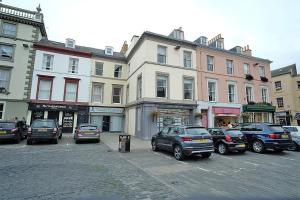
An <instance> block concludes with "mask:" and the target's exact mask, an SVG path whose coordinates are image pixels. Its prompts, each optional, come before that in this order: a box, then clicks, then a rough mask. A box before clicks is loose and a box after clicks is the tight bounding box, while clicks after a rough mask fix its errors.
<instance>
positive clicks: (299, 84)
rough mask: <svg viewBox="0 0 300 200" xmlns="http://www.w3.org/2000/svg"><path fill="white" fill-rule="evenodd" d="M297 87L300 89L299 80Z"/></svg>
mask: <svg viewBox="0 0 300 200" xmlns="http://www.w3.org/2000/svg"><path fill="white" fill-rule="evenodd" d="M297 87H298V89H300V81H297Z"/></svg>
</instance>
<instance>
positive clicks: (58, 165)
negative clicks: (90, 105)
mask: <svg viewBox="0 0 300 200" xmlns="http://www.w3.org/2000/svg"><path fill="white" fill-rule="evenodd" d="M70 136H71V135H70ZM70 136H69V137H68V136H64V137H63V139H62V141H60V142H59V144H58V145H51V144H37V145H33V146H27V145H26V144H25V141H22V142H21V143H20V144H0V192H1V197H0V199H87V198H94V197H95V198H97V197H102V198H101V199H103V196H105V197H111V196H116V198H117V199H185V198H186V197H189V196H194V197H197V196H198V197H199V196H202V195H205V196H219V197H224V198H225V197H232V198H235V199H240V198H243V197H250V198H251V197H257V196H260V197H272V198H273V197H277V199H284V200H286V199H289V198H290V199H297V198H298V199H299V198H300V190H299V186H300V169H299V168H300V167H299V166H300V152H291V151H288V152H283V153H279V154H278V153H277V154H275V153H267V154H255V153H252V152H247V153H246V154H245V155H241V154H231V155H227V156H220V155H218V154H214V155H213V156H212V157H211V158H209V159H202V158H201V157H193V158H190V159H187V160H185V161H182V162H181V161H176V160H175V159H174V158H173V156H172V155H170V154H168V153H164V152H152V151H151V150H150V149H148V148H146V149H138V150H135V151H133V152H131V153H125V154H121V153H118V152H116V151H112V150H111V149H110V148H108V146H106V145H105V144H104V143H103V142H100V144H97V143H84V144H78V145H76V144H74V142H73V140H72V138H71V137H70ZM253 199H255V198H253Z"/></svg>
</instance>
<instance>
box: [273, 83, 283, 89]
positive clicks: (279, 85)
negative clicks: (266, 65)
mask: <svg viewBox="0 0 300 200" xmlns="http://www.w3.org/2000/svg"><path fill="white" fill-rule="evenodd" d="M281 89H282V86H281V81H275V90H281Z"/></svg>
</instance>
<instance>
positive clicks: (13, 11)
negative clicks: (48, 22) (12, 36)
mask: <svg viewBox="0 0 300 200" xmlns="http://www.w3.org/2000/svg"><path fill="white" fill-rule="evenodd" d="M0 14H5V15H10V16H15V17H20V18H24V19H29V20H33V21H37V22H42V21H43V14H42V13H40V12H36V11H30V10H25V9H22V8H16V7H13V6H9V5H5V4H2V3H0Z"/></svg>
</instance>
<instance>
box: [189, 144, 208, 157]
mask: <svg viewBox="0 0 300 200" xmlns="http://www.w3.org/2000/svg"><path fill="white" fill-rule="evenodd" d="M211 152H214V147H213V146H205V147H184V148H183V153H184V154H185V155H186V156H190V155H192V154H201V153H211Z"/></svg>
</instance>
